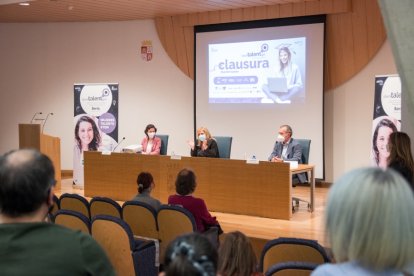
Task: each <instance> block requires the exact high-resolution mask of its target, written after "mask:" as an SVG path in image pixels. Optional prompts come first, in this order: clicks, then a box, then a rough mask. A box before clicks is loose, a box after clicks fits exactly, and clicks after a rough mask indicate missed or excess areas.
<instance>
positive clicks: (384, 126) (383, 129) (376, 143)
mask: <svg viewBox="0 0 414 276" xmlns="http://www.w3.org/2000/svg"><path fill="white" fill-rule="evenodd" d="M393 132H397V127H396V126H395V124H394V123H393V122H392V121H391V120H389V119H387V118H384V119H382V120H381V121H379V122H378V124H377V126H376V127H375V130H374V134H373V135H372V156H373V159H374V163H375V165H376V166H378V167H381V168H383V169H385V168H386V167H387V160H388V156H389V155H390V153H389V152H388V150H387V145H388V139H389V137H390V134H391V133H393Z"/></svg>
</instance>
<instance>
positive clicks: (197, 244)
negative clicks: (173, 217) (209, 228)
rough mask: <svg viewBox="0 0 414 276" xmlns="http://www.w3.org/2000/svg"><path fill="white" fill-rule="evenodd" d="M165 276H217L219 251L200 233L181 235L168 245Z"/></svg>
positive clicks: (165, 257) (165, 258)
mask: <svg viewBox="0 0 414 276" xmlns="http://www.w3.org/2000/svg"><path fill="white" fill-rule="evenodd" d="M164 266H165V270H164V272H163V273H161V274H160V275H165V276H182V275H186V276H215V275H216V271H217V251H216V249H215V248H214V246H213V245H212V244H211V243H210V242H209V240H208V239H207V238H206V237H204V236H203V235H200V234H198V233H191V234H187V235H183V236H180V237H178V238H176V239H175V240H173V241H172V242H171V243H170V244H169V245H168V247H167V250H166V252H165V256H164Z"/></svg>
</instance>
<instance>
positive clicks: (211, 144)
mask: <svg viewBox="0 0 414 276" xmlns="http://www.w3.org/2000/svg"><path fill="white" fill-rule="evenodd" d="M188 144H189V145H190V147H191V156H198V157H214V158H218V157H219V150H218V146H217V142H216V140H214V138H213V137H211V134H210V131H208V129H207V128H205V127H200V128H199V129H197V141H196V143H194V142H193V141H189V142H188Z"/></svg>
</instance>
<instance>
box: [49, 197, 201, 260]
mask: <svg viewBox="0 0 414 276" xmlns="http://www.w3.org/2000/svg"><path fill="white" fill-rule="evenodd" d="M55 201H56V210H57V211H56V212H54V213H53V212H52V216H53V221H54V222H55V223H57V224H62V225H65V226H67V227H69V228H72V229H75V230H81V231H84V232H85V233H91V232H92V231H91V223H90V221H92V222H93V221H94V220H95V218H96V217H97V216H100V215H107V216H111V217H114V218H117V219H119V220H121V221H123V222H124V223H125V224H126V225H127V226H128V229H129V230H127V231H128V232H129V231H130V232H131V233H132V235H133V236H135V237H139V238H146V239H147V238H149V239H152V240H156V241H158V242H159V256H160V259H162V258H163V256H164V252H165V249H166V247H167V245H168V244H169V243H170V242H171V241H172V240H173V239H175V238H176V237H177V236H179V235H182V234H186V233H191V232H194V231H196V229H197V227H196V222H195V219H194V216H193V215H192V214H191V212H189V211H188V210H186V209H184V208H182V207H180V206H171V205H162V206H161V208H160V209H159V210H158V211H156V210H155V209H154V208H153V207H152V206H150V205H148V204H146V203H142V202H136V201H126V202H125V203H124V204H123V205H122V206H120V205H119V204H118V203H117V202H116V201H114V200H112V199H110V198H106V197H94V198H92V199H91V201H90V202H88V200H87V199H86V198H84V197H82V196H80V195H77V194H63V195H62V196H61V197H60V198H59V199H58V198H56V199H55ZM92 224H93V223H92Z"/></svg>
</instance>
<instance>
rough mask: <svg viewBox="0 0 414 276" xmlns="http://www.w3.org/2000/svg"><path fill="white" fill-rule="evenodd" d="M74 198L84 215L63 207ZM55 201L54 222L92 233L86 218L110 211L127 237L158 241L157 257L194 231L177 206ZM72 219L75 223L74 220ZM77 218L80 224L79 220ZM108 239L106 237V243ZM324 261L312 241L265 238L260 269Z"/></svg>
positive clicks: (188, 217) (100, 200) (188, 216)
mask: <svg viewBox="0 0 414 276" xmlns="http://www.w3.org/2000/svg"><path fill="white" fill-rule="evenodd" d="M74 198H76V199H79V201H81V202H83V203H80V204H78V205H83V208H82V209H81V210H80V211H83V212H84V213H85V214H84V215H82V214H79V213H76V212H73V211H69V210H63V209H68V208H69V209H71V208H72V207H74V206H77V204H71V206H69V205H68V202H67V201H68V199H71V200H69V201H76V199H75V200H74ZM59 201H60V202H59ZM57 202H58V203H60V208H61V210H59V211H57V212H56V213H55V223H59V224H64V225H66V226H68V227H70V228H74V229H78V230H82V231H85V232H90V233H93V229H91V228H93V227H91V226H88V221H89V217H90V216H91V215H92V217H93V219H92V222H93V221H95V220H96V219H101V220H102V216H101V215H100V214H103V213H105V212H107V213H109V214H111V217H113V216H112V215H115V216H117V217H118V218H115V217H113V219H112V221H114V220H117V221H122V223H120V224H121V226H122V227H123V228H125V229H127V230H125V231H126V232H127V233H131V235H129V236H133V235H135V237H137V236H138V237H148V238H152V239H154V240H158V241H160V244H159V245H160V251H159V253H160V258H161V259H162V258H163V253H164V251H165V248H166V246H167V245H168V244H169V242H170V241H172V240H173V239H175V238H176V237H177V236H179V235H181V234H184V233H189V232H193V231H195V230H196V224H195V220H194V217H193V215H192V214H191V213H190V212H189V211H187V210H186V209H184V208H182V207H179V206H170V205H163V206H162V207H161V208H160V210H159V211H158V212H156V211H155V210H154V209H153V208H152V207H151V206H150V205H148V204H145V203H140V202H134V201H127V202H125V203H124V204H123V205H122V207H121V206H120V205H119V204H118V203H116V202H115V201H113V200H111V199H108V198H100V197H98V198H93V199H92V200H91V202H90V203H89V202H88V201H87V200H86V199H85V198H83V197H82V196H79V195H72V194H66V195H62V196H61V198H60V199H57ZM88 203H89V207H88ZM94 206H95V207H94ZM88 208H89V211H88ZM72 209H74V208H72ZM114 210H115V211H114ZM87 215H89V217H87ZM63 220H64V221H63ZM76 220H78V222H74V221H76ZM79 220H80V221H82V222H84V223H82V222H79ZM78 224H80V225H82V224H84V225H86V227H85V226H84V227H83V228H82V227H78V226H76V225H78ZM92 224H93V223H92ZM89 225H90V224H89ZM77 227H78V228H77ZM115 239H116V236H115ZM109 240H110V239H109V238H107V241H108V242H109ZM131 248H133V246H131ZM328 261H329V257H328V255H327V254H326V252H325V250H324V249H323V247H321V246H320V245H319V244H318V243H317V242H316V241H312V240H306V239H294V238H279V239H275V240H271V241H269V242H268V243H267V244H266V245H265V247H264V249H263V250H262V254H261V258H260V270H261V271H264V272H266V273H270V274H266V275H273V274H272V273H276V272H278V271H280V270H287V269H290V270H291V269H293V268H294V269H299V270H304V269H314V268H315V267H316V266H317V265H318V264H321V263H325V262H328Z"/></svg>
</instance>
